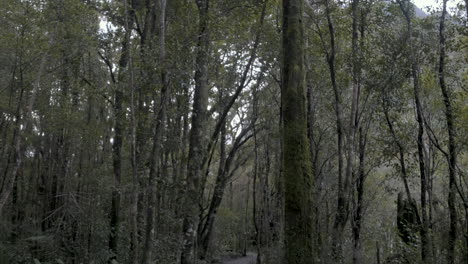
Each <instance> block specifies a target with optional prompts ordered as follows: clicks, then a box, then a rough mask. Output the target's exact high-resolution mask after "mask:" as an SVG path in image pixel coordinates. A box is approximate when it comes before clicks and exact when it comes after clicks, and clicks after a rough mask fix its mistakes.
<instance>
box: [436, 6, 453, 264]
mask: <svg viewBox="0 0 468 264" xmlns="http://www.w3.org/2000/svg"><path fill="white" fill-rule="evenodd" d="M447 1H448V0H443V4H442V15H441V16H440V27H439V44H440V54H439V86H440V90H441V91H442V96H443V99H444V104H445V119H446V122H447V132H448V139H449V141H448V149H449V152H448V165H449V166H448V169H449V193H448V205H449V216H450V227H449V236H448V244H447V246H448V248H447V263H449V264H453V263H455V243H456V240H457V209H456V182H455V177H456V168H457V151H456V143H455V127H454V118H453V110H452V102H451V98H450V95H449V92H448V90H447V86H446V83H445V17H446V15H447Z"/></svg>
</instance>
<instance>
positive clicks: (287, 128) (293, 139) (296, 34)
mask: <svg viewBox="0 0 468 264" xmlns="http://www.w3.org/2000/svg"><path fill="white" fill-rule="evenodd" d="M303 5H304V3H303V1H302V0H283V31H282V32H283V47H282V55H283V65H282V66H283V68H282V83H281V112H282V113H281V114H282V121H283V123H282V131H281V133H282V141H283V159H282V163H283V177H284V183H285V228H284V232H285V250H286V262H285V263H288V264H305V263H312V262H313V256H312V252H313V248H312V245H313V241H312V217H311V213H312V212H311V211H312V210H311V208H312V207H311V202H312V199H311V192H312V168H311V164H310V151H309V142H308V139H307V120H306V119H307V110H306V98H305V95H306V91H305V67H304V28H303V23H302V22H303Z"/></svg>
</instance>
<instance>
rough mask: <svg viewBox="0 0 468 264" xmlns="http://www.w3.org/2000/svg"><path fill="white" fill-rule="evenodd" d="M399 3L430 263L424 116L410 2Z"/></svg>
mask: <svg viewBox="0 0 468 264" xmlns="http://www.w3.org/2000/svg"><path fill="white" fill-rule="evenodd" d="M397 1H398V4H399V5H400V9H401V11H402V13H403V15H404V16H405V19H406V25H407V31H408V44H409V47H410V51H409V52H410V54H409V57H410V63H411V76H412V78H413V90H414V101H415V104H416V121H417V123H418V136H417V145H418V160H419V172H420V179H421V193H420V195H421V216H422V217H421V218H422V219H421V220H422V226H421V230H420V233H421V258H422V261H423V262H424V263H432V254H431V252H432V251H431V246H430V236H429V221H428V216H427V199H426V192H427V177H426V176H427V175H426V165H425V158H424V139H423V137H424V117H423V109H422V104H421V98H420V91H421V87H420V83H419V63H418V61H417V60H418V59H417V57H416V50H415V49H414V42H413V23H412V21H411V9H412V8H413V7H412V3H411V2H409V1H407V0H397Z"/></svg>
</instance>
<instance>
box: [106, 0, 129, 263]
mask: <svg viewBox="0 0 468 264" xmlns="http://www.w3.org/2000/svg"><path fill="white" fill-rule="evenodd" d="M125 1H127V0H125ZM126 12H128V10H126ZM126 15H127V14H126ZM131 24H132V22H131V21H130V19H126V21H125V25H124V30H125V34H124V37H123V40H122V44H121V45H122V50H121V54H120V59H119V63H118V66H119V68H118V69H119V75H118V79H117V82H115V83H114V85H115V94H114V109H113V110H114V142H113V144H112V165H113V172H114V186H113V190H112V199H111V211H110V233H109V250H110V251H111V254H112V255H111V257H110V259H109V261H112V260H114V259H116V258H117V250H118V248H117V247H118V241H119V230H120V198H121V195H120V191H121V190H120V185H121V181H122V143H123V134H124V130H125V127H124V121H125V110H124V108H123V101H124V93H123V88H124V86H125V83H126V81H127V66H128V61H129V57H130V53H129V52H130V47H129V46H130V35H131V31H132V30H131V26H130V25H131Z"/></svg>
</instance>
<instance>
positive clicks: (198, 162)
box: [181, 0, 210, 264]
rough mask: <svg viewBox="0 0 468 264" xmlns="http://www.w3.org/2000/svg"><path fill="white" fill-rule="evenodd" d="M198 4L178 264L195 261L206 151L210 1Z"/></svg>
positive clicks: (206, 0)
mask: <svg viewBox="0 0 468 264" xmlns="http://www.w3.org/2000/svg"><path fill="white" fill-rule="evenodd" d="M196 3H197V7H198V18H199V25H198V40H197V55H196V62H195V67H196V70H195V78H194V79H195V92H194V99H193V110H192V111H193V112H192V129H191V131H190V138H189V154H188V164H187V186H186V190H185V201H184V220H183V227H182V233H183V248H182V254H181V264H192V263H195V256H194V243H195V240H196V238H197V226H198V221H199V219H198V204H199V202H200V201H199V197H200V195H199V193H200V180H201V178H202V171H203V160H204V157H205V155H206V153H205V143H206V138H205V135H204V134H205V127H206V123H207V111H206V108H207V105H208V92H209V87H208V84H207V82H208V80H207V79H208V76H207V67H208V55H209V43H210V39H209V30H208V24H209V14H208V11H209V0H197V1H196Z"/></svg>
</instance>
